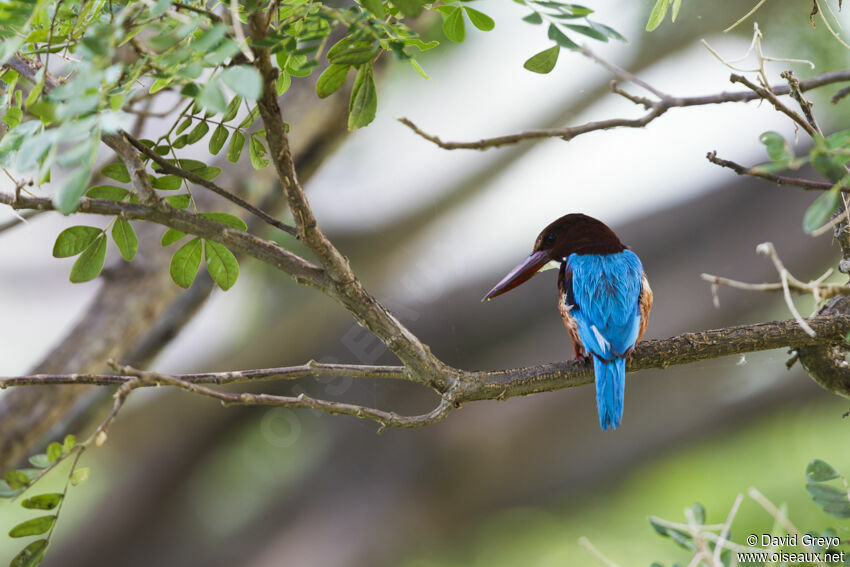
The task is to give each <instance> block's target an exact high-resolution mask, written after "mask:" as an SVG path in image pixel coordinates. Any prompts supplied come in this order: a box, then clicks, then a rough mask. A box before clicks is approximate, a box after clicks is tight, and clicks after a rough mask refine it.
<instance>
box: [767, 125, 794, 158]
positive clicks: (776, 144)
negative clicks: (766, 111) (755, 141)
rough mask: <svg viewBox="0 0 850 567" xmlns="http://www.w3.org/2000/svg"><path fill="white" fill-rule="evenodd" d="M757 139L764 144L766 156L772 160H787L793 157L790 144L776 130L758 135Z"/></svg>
mask: <svg viewBox="0 0 850 567" xmlns="http://www.w3.org/2000/svg"><path fill="white" fill-rule="evenodd" d="M759 141H760V142H761V143H762V144H764V145H765V148H766V150H767V157H769V158H770V159H771V160H773V161H789V160H792V159H794V152H793V151H792V150H791V145H790V144H789V143H788V142H786V141H785V138H783V137H782V134H779V133H778V132H765V133H764V134H762V135H761V136H759Z"/></svg>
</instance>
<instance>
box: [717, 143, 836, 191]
mask: <svg viewBox="0 0 850 567" xmlns="http://www.w3.org/2000/svg"><path fill="white" fill-rule="evenodd" d="M705 157H706V159H708V161H710V162H711V163H713V164H716V165H719V166H721V167H726V168H729V169H731V170H732V171H734V172H735V173H737V174H738V175H749V176H750V177H758V178H761V179H766V180H767V181H772V182H774V183H776V184H777V185H790V186H794V187H800V188H802V189H806V190H808V191H828V190H830V189H832V188H833V187H834V186H835V184H834V183H828V182H826V181H815V180H813V179H801V178H798V177H786V176H784V175H776V174H774V173H768V172H766V171H762V170H760V169H758V168H757V167H744V166H743V165H741V164H739V163H735V162H734V161H729V160H726V159H722V158H719V157H717V152H708V154H706V156H705ZM841 191H842V192H844V193H850V187H848V186H846V185H842V186H841Z"/></svg>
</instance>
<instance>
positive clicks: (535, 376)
mask: <svg viewBox="0 0 850 567" xmlns="http://www.w3.org/2000/svg"><path fill="white" fill-rule="evenodd" d="M807 323H808V324H809V326H810V327H811V328H812V329H814V330H815V332H816V333H817V335H816V336H815V337H810V336H809V335H807V334H806V333H805V331H804V330H803V329H801V328H800V326H799V325H798V324H797V321H796V320H794V319H789V320H785V321H774V322H770V323H758V324H755V325H741V326H736V327H727V328H724V329H715V330H710V331H702V332H697V333H684V334H682V335H678V336H675V337H671V338H669V339H660V340H651V341H644V342H642V343H640V344H639V345H638V346H637V347H636V348H635V351H634V353H633V354H632V356H631V358H630V359H629V362H628V370H629V371H630V372H637V371H638V370H645V369H648V368H666V367H668V366H672V365H677V364H688V363H691V362H697V361H700V360H707V359H711V358H718V357H721V356H728V355H733V354H744V353H748V352H757V351H762V350H770V349H776V348H783V347H829V346H833V345H836V346H837V345H841V344H843V343H844V337H845V335H846V334H847V332H848V331H850V316H847V315H835V316H819V317H812V318H810V319H808V320H807ZM115 368H116V370H117V371H118V373H117V374H84V375H80V374H49V375H33V376H17V377H8V378H0V388H6V387H12V386H44V385H56V384H88V385H99V386H114V385H121V386H122V387H124V386H127V385H128V384H133V385H134V386H133V387H134V388H135V387H145V386H157V385H163V384H164V385H170V386H175V387H177V388H180V389H183V390H186V391H189V392H192V393H195V394H199V395H202V396H206V397H212V398H214V399H217V400H219V401H221V402H223V403H225V404H226V405H273V406H281V407H290V408H309V409H317V410H320V411H324V412H327V413H331V414H343V415H351V416H354V417H359V418H363V419H370V420H373V421H376V422H378V423H380V424H381V426H382V427H421V426H423V425H429V424H431V423H434V422H436V421H440V420H442V419H444V418H445V417H446V416H447V415H448V413H449V412H450V411H451V409H452V408H453V407H459V406H460V405H461V404H463V403H464V402H471V401H479V400H493V399H498V400H502V399H506V398H510V397H514V396H525V395H529V394H534V393H538V392H548V391H553V390H560V389H564V388H571V387H575V386H581V385H584V384H589V383H591V382H592V381H593V374H592V371H591V367H590V366H589V365H588V364H583V363H580V362H578V361H576V360H572V361H566V362H557V363H550V364H539V365H536V366H529V367H525V368H514V369H510V370H498V371H478V372H465V373H460V371H456V370H455V369H451V370H452V371H454V372H457V373H460V378H459V379H458V381H457V382H455V383H454V385H453V386H452V387H451V388H449V389H448V390H447V391H441V390H439V388H437V387H436V386H433V387H434V389H435V390H437V393H438V394H440V395H441V398H440V403H439V404H438V405H437V406H436V407H435V408H434V409H433V410H432V411H430V412H428V413H425V414H422V415H416V416H402V415H399V414H396V413H394V412H388V411H384V410H379V409H374V408H369V407H365V406H359V405H356V404H349V403H343V402H335V401H330V400H320V399H316V398H312V397H309V396H306V395H300V396H297V397H292V396H276V395H267V394H253V393H233V392H221V391H218V390H214V389H211V388H208V387H206V386H204V384H218V385H223V384H232V383H239V382H248V381H256V380H269V379H295V378H306V377H318V376H340V375H345V376H352V377H355V378H390V379H397V380H407V381H412V382H419V380H418V379H417V378H416V377H415V376H412V375H411V374H410V373H409V372H407V371H406V369H405V368H404V367H401V366H371V365H354V364H320V363H316V362H313V361H311V362H308V363H307V364H304V365H301V366H290V367H283V368H266V369H260V370H243V371H236V372H216V373H203V374H181V375H167V374H159V373H155V372H143V371H141V370H137V369H135V368H131V367H129V366H115ZM447 378H449V377H447ZM140 379H141V382H139V380H140Z"/></svg>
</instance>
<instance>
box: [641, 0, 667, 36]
mask: <svg viewBox="0 0 850 567" xmlns="http://www.w3.org/2000/svg"><path fill="white" fill-rule="evenodd" d="M669 5H670V0H656V2H655V6H654V7H653V8H652V12H651V13H650V14H649V20H648V21H647V22H646V31H648V32H651V31H653V30H654V29H656V28H657V27H658V26H660V25H661V22H663V21H664V16H666V15H667V7H668V6H669Z"/></svg>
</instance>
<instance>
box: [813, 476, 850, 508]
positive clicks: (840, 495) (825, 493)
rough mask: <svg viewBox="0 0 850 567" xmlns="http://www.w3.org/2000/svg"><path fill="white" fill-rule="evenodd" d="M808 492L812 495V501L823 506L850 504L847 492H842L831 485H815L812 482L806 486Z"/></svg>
mask: <svg viewBox="0 0 850 567" xmlns="http://www.w3.org/2000/svg"><path fill="white" fill-rule="evenodd" d="M818 482H821V481H818ZM806 490H807V491H808V492H809V494H811V495H812V499H813V500H814V501H815V502H817V503H818V504H821V505H826V504H830V503H848V502H849V501H848V499H847V491H846V490H841V489H839V488H836V487H835V486H832V485H830V484H815V483H813V482H810V483H807V484H806Z"/></svg>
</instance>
